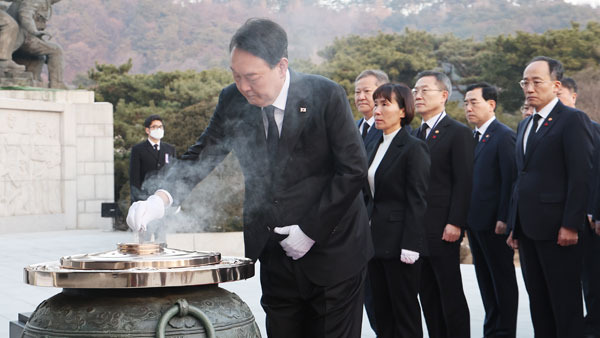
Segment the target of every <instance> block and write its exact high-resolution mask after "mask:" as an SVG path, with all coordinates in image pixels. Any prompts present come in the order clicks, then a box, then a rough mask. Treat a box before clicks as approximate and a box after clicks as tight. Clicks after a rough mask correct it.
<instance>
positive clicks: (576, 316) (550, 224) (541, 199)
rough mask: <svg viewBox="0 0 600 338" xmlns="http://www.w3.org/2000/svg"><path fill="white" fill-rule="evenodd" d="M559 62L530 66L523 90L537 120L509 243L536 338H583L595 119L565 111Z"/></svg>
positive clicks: (525, 149)
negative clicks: (515, 255) (583, 237)
mask: <svg viewBox="0 0 600 338" xmlns="http://www.w3.org/2000/svg"><path fill="white" fill-rule="evenodd" d="M562 75H563V67H562V64H561V63H560V62H559V61H558V60H554V59H552V58H549V57H545V56H541V57H536V58H534V59H533V60H532V61H531V62H529V63H528V65H527V67H526V68H525V71H524V72H523V79H522V80H521V82H520V84H521V87H522V88H523V92H524V93H525V98H526V99H527V103H529V104H530V105H531V106H532V107H533V108H534V109H535V112H534V114H533V115H532V116H531V117H529V118H527V119H525V120H523V121H521V123H519V127H518V129H517V141H516V142H517V143H516V156H515V158H516V163H517V179H516V181H515V183H514V185H513V193H512V200H511V207H510V212H509V224H508V225H509V228H510V229H511V230H512V231H511V234H510V235H509V238H508V240H507V243H508V244H509V245H511V246H512V247H513V248H518V249H519V256H520V259H521V268H522V272H523V278H524V280H525V286H526V287H527V292H528V294H529V304H530V309H531V319H532V322H533V328H534V331H535V335H536V337H582V336H583V311H582V309H583V304H582V297H581V262H582V246H581V241H580V240H579V234H580V233H581V231H583V225H584V222H585V220H586V207H587V202H588V200H587V199H588V190H589V187H588V184H589V182H588V180H589V177H590V171H591V155H592V145H593V141H592V133H591V131H590V120H589V118H588V117H587V116H586V115H585V114H584V113H583V112H581V111H579V110H576V109H573V108H570V107H567V106H565V105H564V104H562V103H561V102H560V101H559V100H558V98H557V93H558V91H559V89H560V80H561V79H562Z"/></svg>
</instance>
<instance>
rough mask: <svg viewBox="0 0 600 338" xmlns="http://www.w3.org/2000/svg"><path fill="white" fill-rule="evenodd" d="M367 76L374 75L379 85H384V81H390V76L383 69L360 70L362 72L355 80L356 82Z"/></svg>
mask: <svg viewBox="0 0 600 338" xmlns="http://www.w3.org/2000/svg"><path fill="white" fill-rule="evenodd" d="M367 76H372V77H374V78H375V79H376V80H377V85H382V84H384V83H388V82H390V78H389V77H388V75H387V74H386V73H385V72H384V71H383V70H379V69H367V70H363V71H362V72H360V74H358V76H357V77H356V80H354V83H356V82H358V80H360V79H362V78H365V77H367Z"/></svg>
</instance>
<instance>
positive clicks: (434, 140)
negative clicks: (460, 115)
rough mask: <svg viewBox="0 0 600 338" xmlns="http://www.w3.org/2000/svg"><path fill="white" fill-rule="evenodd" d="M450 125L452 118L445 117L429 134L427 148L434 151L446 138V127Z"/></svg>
mask: <svg viewBox="0 0 600 338" xmlns="http://www.w3.org/2000/svg"><path fill="white" fill-rule="evenodd" d="M449 123H450V118H449V117H448V114H446V116H444V118H443V119H442V120H441V121H440V122H439V123H438V124H437V125H436V126H434V128H433V129H431V131H430V132H429V136H427V140H426V141H427V146H429V149H430V150H431V149H433V147H435V145H436V144H438V141H439V139H440V138H441V137H444V133H445V131H446V127H447V126H448V124H449Z"/></svg>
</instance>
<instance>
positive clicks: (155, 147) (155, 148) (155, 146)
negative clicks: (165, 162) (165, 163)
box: [154, 144, 158, 152]
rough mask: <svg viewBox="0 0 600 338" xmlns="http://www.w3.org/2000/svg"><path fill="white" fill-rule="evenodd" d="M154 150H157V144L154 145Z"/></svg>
mask: <svg viewBox="0 0 600 338" xmlns="http://www.w3.org/2000/svg"><path fill="white" fill-rule="evenodd" d="M154 150H156V151H157V152H158V144H155V145H154Z"/></svg>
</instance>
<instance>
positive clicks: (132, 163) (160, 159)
mask: <svg viewBox="0 0 600 338" xmlns="http://www.w3.org/2000/svg"><path fill="white" fill-rule="evenodd" d="M144 127H146V134H147V135H148V139H147V140H146V141H144V142H141V143H138V144H136V145H135V146H133V148H132V149H131V157H130V159H129V184H130V187H131V203H133V202H136V201H139V200H145V199H147V198H148V197H149V196H150V195H151V194H152V193H153V192H154V190H152V191H151V192H149V191H148V189H147V188H146V187H142V184H143V183H144V181H145V180H146V179H147V178H148V177H150V176H151V175H152V174H153V173H155V172H156V171H158V170H159V169H160V168H162V167H163V166H165V165H167V164H169V163H170V162H171V161H172V160H173V159H175V147H173V146H172V145H170V144H168V143H165V142H161V141H160V140H161V139H162V138H163V136H164V134H165V126H164V124H163V121H162V118H161V117H160V116H159V115H150V116H149V117H148V118H147V119H146V120H145V121H144Z"/></svg>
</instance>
